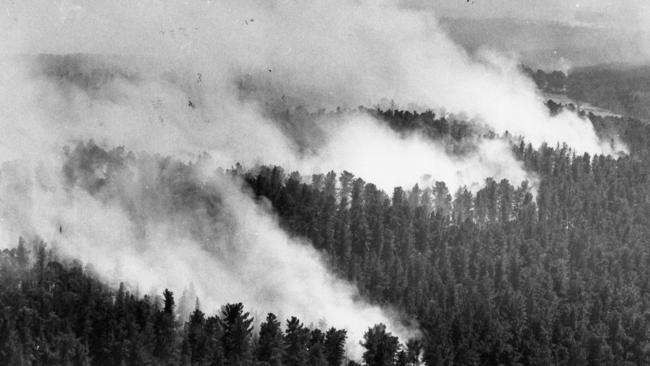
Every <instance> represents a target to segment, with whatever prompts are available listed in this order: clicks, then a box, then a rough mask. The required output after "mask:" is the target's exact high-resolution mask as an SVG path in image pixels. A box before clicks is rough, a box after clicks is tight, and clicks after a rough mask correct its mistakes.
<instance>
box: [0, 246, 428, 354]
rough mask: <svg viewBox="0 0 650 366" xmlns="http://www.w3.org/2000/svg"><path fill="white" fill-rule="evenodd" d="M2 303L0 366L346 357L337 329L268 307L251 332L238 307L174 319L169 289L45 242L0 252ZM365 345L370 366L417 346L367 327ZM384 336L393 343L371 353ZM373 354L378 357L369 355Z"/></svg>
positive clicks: (343, 334)
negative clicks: (94, 270) (131, 279)
mask: <svg viewBox="0 0 650 366" xmlns="http://www.w3.org/2000/svg"><path fill="white" fill-rule="evenodd" d="M28 247H29V248H31V249H28ZM0 309H2V311H1V312H0V365H11V366H21V365H75V366H85V365H107V366H108V365H111V366H112V365H192V366H195V365H197V366H198V365H200V366H208V365H210V366H213V365H224V366H231V365H232V366H234V365H242V366H244V365H259V366H262V365H269V366H279V365H287V366H307V365H319V366H340V365H342V364H344V362H346V360H347V359H346V352H345V344H346V339H347V332H346V331H345V330H344V329H336V328H329V329H326V330H321V329H318V328H311V327H308V326H306V325H305V324H303V323H302V322H301V321H300V320H299V319H297V318H296V317H291V318H290V319H288V320H287V321H286V323H285V324H284V325H283V324H282V322H281V321H280V320H279V319H278V318H277V317H276V316H275V315H274V314H272V313H269V314H268V315H267V317H266V319H265V321H263V322H261V324H260V326H259V331H256V330H255V329H254V328H253V318H252V317H251V316H250V314H249V313H248V312H246V311H245V310H244V306H243V305H242V304H241V303H237V304H227V305H225V306H223V307H222V308H221V312H220V313H219V314H215V315H211V316H208V315H206V314H205V313H203V311H201V310H200V309H199V308H198V307H197V308H196V309H195V310H194V311H193V312H192V313H191V315H190V316H189V319H186V320H183V319H179V317H178V315H177V313H176V306H175V300H174V294H173V293H172V292H171V291H169V290H165V291H164V292H163V296H162V298H157V297H156V298H151V297H150V296H144V297H140V296H137V295H136V294H134V293H132V292H130V291H128V290H127V289H126V288H125V286H124V285H121V286H120V288H119V289H117V290H112V289H110V288H108V287H107V286H106V285H104V284H102V283H101V282H99V281H98V280H96V279H94V277H93V276H91V275H89V274H87V273H86V271H85V270H83V269H82V267H81V265H80V264H79V263H63V262H61V261H58V260H57V259H56V258H55V255H54V254H53V252H52V251H49V250H46V249H45V245H44V244H42V243H36V244H35V245H33V246H32V245H28V244H27V243H25V241H24V240H22V238H21V240H20V242H19V244H18V246H17V247H16V248H14V249H11V250H7V249H5V250H4V251H2V252H0ZM366 342H367V344H365V347H366V350H367V351H366V353H368V355H372V356H367V357H368V362H367V363H366V364H367V365H377V366H381V365H388V364H390V365H392V364H393V362H395V361H396V360H397V358H398V356H400V355H407V354H408V355H410V356H412V354H413V352H414V350H415V348H414V344H413V343H412V342H411V343H409V344H408V347H402V346H401V345H399V343H398V340H397V338H396V337H394V336H392V335H391V334H390V333H388V332H387V331H386V330H385V327H384V326H383V325H377V326H375V327H373V328H369V329H368V332H367V334H366ZM387 342H388V343H390V344H391V345H392V346H393V345H394V346H395V347H394V348H390V349H383V348H382V349H381V350H379V349H378V347H381V346H382V345H383V344H385V343H387ZM378 352H383V354H382V356H383V357H384V359H381V360H379V359H377V360H375V358H376V357H379V356H377V354H378ZM365 357H366V356H364V358H365ZM400 357H402V358H403V359H404V363H401V365H406V364H407V363H406V361H407V358H404V357H403V356H400ZM371 358H372V359H371ZM386 362H389V363H386Z"/></svg>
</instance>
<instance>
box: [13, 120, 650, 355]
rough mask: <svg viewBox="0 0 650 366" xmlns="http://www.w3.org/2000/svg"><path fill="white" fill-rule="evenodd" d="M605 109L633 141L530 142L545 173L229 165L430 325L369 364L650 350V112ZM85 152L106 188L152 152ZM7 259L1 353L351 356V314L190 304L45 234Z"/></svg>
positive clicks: (440, 133) (372, 349)
mask: <svg viewBox="0 0 650 366" xmlns="http://www.w3.org/2000/svg"><path fill="white" fill-rule="evenodd" d="M559 108H561V107H559ZM369 113H373V115H374V116H375V117H377V118H380V119H382V120H384V121H386V122H387V123H388V124H389V125H390V126H391V127H392V128H394V129H396V130H398V131H407V130H418V131H423V132H424V133H425V134H426V135H428V136H429V137H431V138H441V137H444V136H447V135H449V134H451V135H452V140H462V139H463V138H464V137H467V136H470V135H471V134H472V133H474V132H472V131H471V129H463V125H462V124H456V123H452V124H447V122H446V121H444V119H442V120H441V119H436V118H435V116H433V115H430V114H424V115H421V114H417V113H411V112H403V111H378V110H375V111H369ZM591 118H592V122H593V124H594V125H595V126H596V128H597V129H598V130H599V131H600V132H602V133H605V132H606V133H610V134H611V133H614V134H618V135H619V136H620V137H621V139H622V140H624V141H626V142H627V143H628V144H629V147H630V150H631V151H630V154H629V155H625V156H621V157H619V158H615V157H611V156H599V155H598V156H590V155H588V154H584V155H576V154H574V153H573V152H572V151H571V150H570V149H569V148H568V147H566V146H555V147H551V146H542V147H540V148H539V149H535V148H533V147H532V146H531V145H527V144H526V143H524V142H522V143H521V144H516V145H513V147H512V148H513V151H514V152H515V154H516V155H517V157H518V158H519V159H520V160H521V161H522V162H523V163H524V165H525V166H526V168H527V169H528V170H530V171H532V172H535V173H536V174H537V175H538V177H539V181H538V182H524V183H523V184H521V185H520V186H513V185H512V184H511V183H510V182H508V181H506V180H502V181H494V180H493V179H490V178H488V179H486V181H485V185H484V187H483V188H481V189H480V190H478V191H476V192H472V191H470V190H468V189H467V188H461V189H459V190H457V191H450V190H449V189H448V188H447V186H446V185H445V183H444V182H438V183H436V184H435V185H433V186H432V187H419V186H417V185H416V186H414V187H403V188H400V187H398V188H395V189H394V191H392V192H384V191H381V190H379V189H378V188H377V187H376V186H375V185H373V184H372V182H365V181H364V180H362V179H360V178H357V177H355V176H354V173H353V172H347V171H345V172H330V173H328V174H321V175H314V176H312V177H301V176H300V174H299V173H298V172H285V171H283V169H282V167H272V166H261V167H256V168H253V169H251V170H244V169H243V168H241V167H237V168H234V169H231V170H228V171H226V172H222V173H217V174H227V175H231V176H234V179H242V180H243V181H244V182H245V186H246V187H245V188H244V189H245V190H246V191H250V192H252V194H253V195H254V196H255V197H257V200H259V201H266V200H268V201H269V202H270V203H271V204H272V206H273V208H274V210H275V211H276V212H277V214H278V216H279V218H280V221H281V224H282V226H283V227H284V228H285V229H286V230H288V231H289V232H291V233H292V234H293V235H295V236H299V237H303V238H307V239H308V240H309V242H310V243H311V244H312V245H313V246H314V247H315V248H317V249H318V250H319V251H320V252H322V253H323V255H324V257H325V258H326V259H327V261H328V263H329V264H330V266H331V267H332V268H334V269H335V270H336V272H337V273H338V274H339V275H340V276H341V277H344V278H346V279H348V280H350V281H351V282H353V283H354V284H356V285H357V286H358V288H359V290H360V293H361V295H362V296H364V297H366V298H368V299H370V301H372V302H374V303H376V304H383V305H390V306H392V307H394V308H395V309H397V310H400V311H402V312H404V313H405V314H407V315H408V316H409V317H412V318H414V319H415V320H417V321H418V323H419V326H420V328H421V329H422V331H423V335H422V338H421V340H419V341H412V340H411V341H408V342H407V340H398V339H397V338H396V337H393V336H391V335H390V334H387V330H386V329H385V328H384V327H383V326H382V325H374V324H368V327H372V328H370V329H369V331H368V332H367V333H366V339H365V340H363V347H364V349H365V351H366V352H365V353H364V356H363V360H362V361H363V363H364V364H366V365H407V364H413V363H416V362H417V360H418V359H419V357H420V356H421V357H422V360H423V361H424V362H425V363H426V364H427V365H452V364H453V365H498V364H503V365H517V364H520V365H548V364H560V365H612V364H613V365H625V364H629V365H633V364H637V365H640V364H648V363H649V362H650V338H649V337H650V333H649V332H650V312H649V310H650V309H649V305H650V250H649V248H648V243H647V238H648V237H650V222H649V220H650V219H649V218H650V185H649V182H648V178H649V176H648V173H649V167H650V164H649V162H650V160H649V158H648V157H649V156H650V141H649V140H648V139H649V138H650V127H648V126H647V125H646V124H644V123H642V122H640V121H637V120H634V119H627V118H625V119H624V118H613V117H608V118H601V117H596V116H591ZM68 154H69V157H68V159H69V163H68V164H67V165H66V167H67V168H65V169H71V168H70V166H71V165H70V164H81V166H85V167H87V168H88V167H94V166H100V165H101V166H104V168H103V169H104V174H105V175H104V176H103V178H101V179H98V178H97V177H96V176H95V175H93V174H91V173H92V172H93V170H90V171H89V173H88V175H87V176H83V175H77V176H74V175H70V170H69V171H68V178H69V179H71V181H73V182H76V183H74V184H77V185H79V186H81V187H82V188H84V189H86V190H88V191H90V192H92V191H93V190H97V189H99V187H101V186H103V185H107V186H110V181H111V179H119V178H118V177H119V175H118V174H117V173H115V172H117V171H118V170H119V169H118V167H120V166H122V165H124V164H126V162H127V161H129V160H132V159H136V158H135V157H134V156H133V155H132V154H130V153H127V152H125V151H124V150H123V149H115V150H114V151H104V150H102V149H101V148H99V147H97V146H96V145H94V144H92V143H90V144H87V145H80V146H78V147H77V148H76V149H74V150H72V151H70V152H68ZM148 159H151V157H149V158H148ZM155 159H159V162H158V164H159V165H160V166H168V165H169V164H170V161H169V159H163V158H155ZM102 164H103V165H102ZM175 164H176V165H177V166H178V168H177V169H176V170H174V171H176V172H185V173H188V172H191V169H192V167H191V165H186V164H184V163H175ZM88 169H90V168H88ZM72 171H76V170H72ZM185 173H184V174H183V176H187V177H189V176H191V175H192V174H185ZM77 174H78V173H77ZM112 174H115V176H113V175H112ZM174 177H178V175H177V174H172V175H170V176H169V179H170V182H172V183H169V182H167V181H164V180H163V181H161V182H159V184H172V185H171V186H170V187H171V188H170V189H171V190H172V192H176V193H174V194H178V195H181V194H182V195H184V197H185V198H184V200H190V201H192V202H199V201H205V202H214V203H215V204H218V202H219V197H218V195H216V193H214V192H213V191H211V190H210V189H209V188H206V187H205V186H203V185H201V184H198V183H193V184H190V183H188V182H187V181H183V180H181V181H178V180H177V179H176V178H174ZM164 179H167V178H164ZM174 182H176V183H174ZM174 184H176V185H174ZM215 209H217V208H215ZM217 211H218V209H217ZM1 259H2V260H1V262H0V269H1V270H2V276H0V278H1V279H2V282H1V286H2V287H1V291H0V305H1V306H2V308H3V312H2V317H1V318H0V327H1V330H2V331H0V334H1V335H2V338H0V360H1V361H0V363H1V364H7V365H50V364H66V365H88V364H93V365H120V364H124V365H147V364H173V365H177V364H178V365H252V364H257V365H266V364H270V365H340V364H342V362H343V361H344V357H343V355H344V353H343V352H344V351H343V344H344V341H345V339H346V333H345V330H344V329H334V328H331V329H318V328H316V327H313V326H311V325H309V326H307V325H304V324H302V323H301V322H300V321H299V320H298V319H296V318H290V319H289V320H287V322H286V324H283V322H282V321H281V320H279V319H277V318H276V317H275V316H274V315H272V314H269V316H268V317H267V318H266V320H265V321H264V322H262V324H261V326H260V327H258V328H255V329H253V327H252V324H253V323H252V319H251V318H252V317H251V316H250V315H249V314H248V313H247V312H246V311H245V310H244V309H243V307H242V305H241V304H228V305H226V306H224V307H223V308H222V311H221V313H220V314H215V315H208V314H205V313H203V311H202V310H201V309H200V307H197V309H196V310H195V311H194V312H193V313H192V315H191V316H190V318H189V319H182V318H180V317H179V316H178V314H177V312H176V311H175V307H174V296H173V294H172V292H170V291H165V293H164V294H163V298H151V297H149V296H140V295H138V294H134V293H132V292H129V291H128V290H126V288H125V287H120V288H119V289H117V290H114V289H109V288H108V287H106V286H105V285H103V284H101V283H100V282H99V281H98V280H96V279H93V276H92V275H89V274H88V273H87V271H85V270H83V269H82V267H81V265H80V264H79V263H67V262H65V261H61V260H59V259H57V258H56V252H53V253H52V252H48V251H47V250H46V249H45V247H43V246H42V245H41V244H40V243H38V242H37V243H35V244H34V245H33V246H30V245H26V244H25V242H24V241H22V240H21V242H20V245H19V246H18V247H17V248H16V249H13V250H7V251H5V252H3V253H2V257H1ZM126 280H128V279H126ZM172 290H173V289H172ZM199 300H200V299H199ZM262 310H263V309H262ZM260 321H261V319H260ZM399 342H401V344H400V343H399ZM405 344H408V345H405ZM420 349H421V350H422V353H421V354H420V353H419V350H420ZM346 362H347V361H346Z"/></svg>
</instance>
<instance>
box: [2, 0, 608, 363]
mask: <svg viewBox="0 0 650 366" xmlns="http://www.w3.org/2000/svg"><path fill="white" fill-rule="evenodd" d="M6 5H7V6H6V8H5V11H4V13H2V14H1V15H0V23H1V24H2V25H0V27H2V28H0V29H2V30H3V33H4V34H6V35H7V36H6V37H5V38H4V39H3V40H2V41H0V42H1V44H0V45H1V46H2V52H3V53H4V54H5V55H6V57H5V60H4V61H3V63H2V67H0V127H1V128H2V134H0V160H1V161H2V162H11V163H5V165H4V168H3V169H2V174H1V176H0V188H1V190H2V191H1V192H2V193H3V195H2V196H3V197H5V198H3V200H2V201H1V202H0V212H1V214H2V215H1V216H2V219H3V220H2V222H0V230H1V235H2V239H3V243H4V244H0V245H9V244H10V243H12V242H14V241H15V238H16V236H17V235H19V234H39V235H41V236H42V237H43V238H44V239H46V240H48V241H52V242H55V244H56V245H57V247H58V248H60V250H62V251H64V252H65V253H67V254H69V255H70V256H73V257H78V258H80V259H82V260H84V261H87V262H88V263H91V264H92V265H93V266H94V267H95V268H96V269H97V270H98V272H99V273H100V274H103V275H104V276H106V277H114V276H117V277H120V278H123V279H125V280H126V281H134V282H135V281H137V283H138V284H139V286H140V288H142V289H147V290H148V288H149V287H153V288H162V287H171V288H174V289H177V290H179V289H181V288H183V287H185V286H187V285H188V283H190V282H191V283H193V284H194V286H195V289H196V292H197V294H198V295H199V296H200V298H201V303H202V304H203V305H204V306H205V307H214V306H217V305H219V304H222V303H223V302H224V301H243V302H244V303H245V304H247V305H249V306H252V307H254V308H256V309H259V310H261V311H276V312H278V313H283V314H286V315H297V316H299V317H301V319H302V320H304V321H306V322H314V323H316V322H318V321H320V320H321V319H325V321H326V322H328V323H329V324H332V325H335V326H341V327H346V328H347V329H348V330H349V331H350V335H351V342H350V344H351V345H352V346H351V347H354V348H352V349H351V352H353V354H354V355H356V356H358V354H359V347H358V343H357V341H358V340H359V339H360V337H361V335H362V333H363V331H364V330H365V328H366V327H367V326H370V325H372V324H374V323H376V322H384V323H387V324H389V325H390V327H391V330H393V331H394V332H396V333H397V334H398V335H400V337H402V339H404V338H406V337H408V336H410V335H412V332H410V331H409V330H405V329H403V328H401V327H400V326H399V324H397V322H396V321H393V320H392V317H391V316H390V315H389V313H388V312H387V311H385V310H382V309H379V308H377V307H373V306H370V305H368V304H366V303H364V302H362V301H360V300H358V299H356V297H357V296H356V292H355V290H354V289H353V288H351V287H350V286H349V285H348V284H345V283H343V282H341V281H340V280H338V279H336V278H335V277H334V276H333V275H332V274H330V273H329V272H328V270H327V269H326V267H325V266H324V265H323V263H322V261H321V260H320V259H319V257H318V255H316V253H315V252H314V251H313V250H311V249H309V246H308V245H304V243H299V242H297V241H296V240H294V239H292V238H290V237H289V236H288V235H287V234H286V233H283V232H282V231H281V230H280V229H279V228H278V225H277V223H276V221H275V219H273V218H272V217H271V216H270V215H269V213H268V212H267V211H265V210H263V209H260V208H259V207H257V206H256V205H255V204H254V203H253V202H252V201H251V200H250V198H249V197H247V196H246V195H245V194H243V193H241V192H240V191H239V190H238V188H236V187H233V186H232V184H231V183H230V182H224V181H220V180H216V181H215V180H209V181H206V182H205V183H206V185H208V186H209V187H212V188H210V189H213V190H215V191H216V192H218V193H219V196H220V197H221V198H222V201H221V202H220V205H221V206H220V207H222V208H221V210H222V212H221V216H220V218H221V220H218V221H216V222H212V221H209V220H208V216H206V215H205V214H202V213H201V212H192V213H191V214H190V213H186V214H185V215H180V214H179V215H172V214H169V216H168V217H161V216H159V215H156V214H155V213H156V212H158V210H157V208H158V207H140V208H139V209H137V210H136V212H137V213H138V215H135V216H134V214H133V212H132V211H131V210H132V209H131V208H129V207H130V206H128V207H127V206H125V205H124V201H125V200H126V201H128V202H131V203H132V205H133V206H136V207H137V206H140V205H144V204H145V203H147V202H152V201H143V200H140V199H138V197H139V196H138V194H139V193H138V190H141V189H147V188H146V185H142V184H133V185H125V186H124V187H126V188H125V189H124V190H123V191H121V192H120V194H119V195H106V196H103V195H93V194H89V193H88V192H87V191H84V190H82V189H79V188H74V187H70V186H67V185H66V183H65V181H64V180H63V178H62V177H61V176H60V172H61V165H62V157H61V153H60V152H61V150H62V148H63V146H65V145H73V144H75V143H76V142H77V141H86V140H88V139H94V141H95V142H96V143H97V144H99V145H101V146H105V147H115V146H125V147H126V148H127V149H129V150H133V151H136V152H138V153H139V152H146V153H152V154H153V153H160V154H164V155H171V156H174V157H176V158H177V159H195V158H196V157H197V156H199V155H200V154H201V153H203V152H208V153H209V154H210V155H211V156H212V157H213V158H214V160H215V162H214V166H217V165H221V166H229V165H230V164H233V163H234V162H237V161H239V162H242V163H244V164H246V165H247V166H252V165H254V164H257V163H275V164H280V165H283V166H285V167H287V168H288V169H297V170H300V171H301V172H302V173H304V174H309V173H316V172H325V171H328V170H330V169H336V170H339V171H340V170H343V169H346V170H349V171H352V172H353V173H355V174H356V175H358V176H361V177H363V178H364V179H366V180H368V181H371V182H376V183H377V184H378V185H380V187H383V188H386V189H390V188H392V186H395V185H405V186H410V185H412V184H414V183H417V182H418V181H420V179H421V177H422V176H424V175H426V174H429V175H431V176H432V177H433V179H437V180H444V181H446V182H448V185H449V186H450V187H451V188H453V187H458V186H461V185H472V184H480V182H481V181H482V180H483V179H484V178H486V177H488V176H492V177H495V178H507V179H510V180H511V181H512V182H514V183H519V182H521V181H522V180H524V179H531V178H530V177H528V176H527V174H526V173H525V172H524V171H523V169H522V167H521V165H520V164H519V163H517V162H516V160H515V159H514V158H513V157H512V155H511V153H510V152H509V147H508V145H507V143H505V142H503V141H501V140H493V141H483V142H479V143H478V145H477V146H476V150H475V152H473V153H470V154H469V155H466V156H463V157H462V158H459V157H456V156H454V155H450V154H447V153H446V152H445V149H444V147H442V146H440V145H437V144H435V143H433V142H431V141H428V140H427V139H425V138H424V137H421V136H418V135H410V136H399V135H397V134H396V133H394V132H392V131H391V130H389V129H387V128H386V127H384V126H382V125H380V124H379V123H378V122H377V121H375V120H373V119H372V118H370V117H369V116H365V115H361V114H353V115H349V116H347V117H346V118H344V121H342V122H331V125H327V126H325V127H324V128H323V129H322V131H321V132H322V133H323V138H322V140H321V141H319V144H318V145H317V146H315V147H314V148H313V151H309V152H308V153H304V152H302V151H301V149H300V147H299V146H298V145H297V143H296V142H295V141H294V140H293V139H292V138H291V134H290V133H289V134H287V133H286V131H283V130H282V129H281V128H279V127H278V126H277V125H276V124H275V123H274V122H272V121H270V120H269V119H267V118H264V117H263V113H262V111H263V110H264V108H265V105H264V102H265V100H266V99H264V98H260V99H258V100H253V101H251V100H244V99H241V98H240V97H239V92H240V90H239V89H238V87H237V81H238V80H240V79H241V77H242V76H246V75H248V76H250V77H251V78H253V79H254V80H255V84H256V85H258V86H260V85H261V86H264V88H266V87H267V86H268V88H266V89H265V90H274V91H275V92H276V93H277V95H276V97H279V96H280V95H287V96H289V97H290V98H293V100H297V101H299V102H300V103H302V104H305V105H306V106H309V107H313V108H318V107H321V106H322V107H330V108H333V107H335V106H338V105H341V106H356V105H358V104H365V105H372V104H373V103H376V102H377V101H379V100H380V99H382V98H388V99H392V100H393V101H395V102H396V103H397V104H399V105H408V104H409V103H416V104H418V105H424V106H428V107H432V108H445V109H446V110H447V111H449V112H453V113H464V114H465V115H467V116H469V117H470V118H473V119H476V120H478V121H481V123H483V124H485V125H487V126H489V127H490V128H492V129H493V130H494V131H495V132H497V133H503V132H505V131H508V132H509V133H510V134H512V135H521V136H523V137H524V138H525V139H526V140H528V141H530V142H532V143H533V144H535V145H537V144H540V143H542V142H549V143H551V144H555V143H556V142H560V141H566V142H568V143H569V144H570V145H571V146H572V147H573V148H575V149H576V150H578V151H587V152H594V153H611V152H613V151H615V150H616V149H617V148H618V147H616V146H611V145H610V144H608V143H603V142H601V141H600V140H599V139H598V137H597V136H596V134H595V132H594V131H593V128H592V127H591V125H590V124H589V123H588V122H586V121H584V120H581V119H579V118H578V117H577V116H575V115H572V114H562V115H560V116H558V117H556V118H551V117H549V116H548V113H547V111H546V110H545V108H544V106H543V105H542V104H541V98H540V97H539V96H538V95H537V94H536V92H535V90H534V88H533V85H532V83H531V82H529V81H528V80H526V79H525V78H524V77H523V76H521V75H519V74H518V73H517V71H516V67H515V66H514V65H515V63H514V62H512V61H511V60H506V59H503V58H500V57H499V56H497V55H489V54H486V55H485V57H483V58H482V59H481V60H472V59H470V57H469V56H468V55H466V54H465V53H464V52H463V51H462V50H461V49H460V48H459V47H457V46H456V45H454V44H453V43H452V42H450V41H449V40H448V39H447V37H446V36H445V35H444V34H442V33H441V32H440V31H439V29H438V27H437V24H436V21H435V19H432V18H431V17H428V16H427V14H425V13H420V12H417V11H414V10H408V9H402V8H400V7H399V6H398V5H397V3H396V2H393V1H379V2H376V1H373V2H371V1H352V0H333V1H327V2H303V1H290V0H285V1H275V2H268V1H255V0H243V1H238V2H226V1H207V0H206V1H198V0H196V1H183V2H160V1H154V0H145V1H140V2H137V3H136V2H130V1H120V0H118V1H93V2H81V1H79V2H75V1H72V0H65V1H46V0H35V1H28V2H13V3H11V4H6ZM40 53H52V54H73V53H75V54H77V53H83V54H93V55H94V56H80V55H77V56H70V59H64V60H63V61H61V62H58V61H57V62H55V63H54V64H55V65H56V64H62V65H76V66H75V67H77V68H72V69H70V70H68V71H66V72H67V73H66V72H64V73H63V74H61V73H58V72H57V71H56V70H55V71H54V72H53V71H52V70H51V69H50V68H51V67H55V66H53V65H52V64H51V63H49V62H48V61H47V58H46V59H45V60H44V59H43V58H34V57H31V56H30V57H26V56H25V55H33V54H40ZM114 55H119V56H114ZM98 70H99V71H98ZM101 70H107V71H106V73H104V74H102V71H101ZM59 71H60V70H59ZM57 75H58V76H57ZM89 75H91V76H89ZM190 104H191V105H190ZM327 127H332V129H331V130H329V129H328V128H327ZM319 136H320V135H319ZM96 172H97V174H98V175H99V176H101V175H102V174H106V172H103V171H102V170H101V169H100V170H97V171H96ZM136 172H139V173H138V174H141V175H142V181H148V179H149V180H153V179H155V177H156V176H157V175H156V174H158V173H156V172H153V171H150V170H146V169H145V170H136ZM145 173H150V174H151V176H147V174H145ZM197 179H199V178H197ZM140 183H141V182H140ZM143 187H144V188H143ZM131 189H132V190H133V191H131ZM164 193H165V192H160V197H161V198H164V197H165V194H164ZM162 212H169V211H164V210H163V211H162ZM190 218H192V220H190ZM194 219H198V220H199V223H196V222H192V221H193V220H194ZM201 220H208V221H206V222H205V223H204V222H202V221H201ZM212 224H214V225H216V227H215V228H212V229H210V230H209V232H210V234H211V235H212V234H214V233H217V234H214V235H215V236H209V237H201V236H200V235H198V236H197V234H196V232H195V231H196V230H199V231H201V230H204V229H205V230H207V228H210V227H211V226H210V225H212ZM60 227H62V228H63V230H62V232H59V228H60ZM237 246H239V248H237ZM231 247H233V248H234V249H233V250H230V251H225V250H224V249H223V248H230V249H232V248H231ZM224 253H227V254H224ZM208 310H212V309H208Z"/></svg>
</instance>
